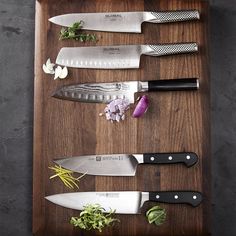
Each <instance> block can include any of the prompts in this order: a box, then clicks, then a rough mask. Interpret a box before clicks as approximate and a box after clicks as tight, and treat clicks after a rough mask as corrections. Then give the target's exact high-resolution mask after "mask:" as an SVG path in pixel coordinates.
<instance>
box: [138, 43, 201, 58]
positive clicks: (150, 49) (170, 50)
mask: <svg viewBox="0 0 236 236" xmlns="http://www.w3.org/2000/svg"><path fill="white" fill-rule="evenodd" d="M197 51H198V45H197V43H175V44H157V45H145V46H143V47H142V54H145V55H148V56H163V55H172V54H179V53H190V52H197Z"/></svg>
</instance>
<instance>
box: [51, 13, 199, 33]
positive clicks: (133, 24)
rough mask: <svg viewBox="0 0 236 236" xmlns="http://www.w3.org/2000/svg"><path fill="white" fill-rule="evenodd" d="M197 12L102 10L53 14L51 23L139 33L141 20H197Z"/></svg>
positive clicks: (156, 21) (151, 21)
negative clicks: (79, 23)
mask: <svg viewBox="0 0 236 236" xmlns="http://www.w3.org/2000/svg"><path fill="white" fill-rule="evenodd" d="M199 18H200V15H199V12H198V11H196V10H186V11H162V12H142V11H141V12H102V13H72V14H65V15H59V16H54V17H52V18H50V19H49V21H51V22H52V23H55V24H58V25H61V26H65V27H70V26H72V25H73V24H74V23H75V22H79V21H82V22H83V29H86V30H96V31H110V32H132V33H141V24H142V22H150V23H167V22H178V21H188V20H198V19H199Z"/></svg>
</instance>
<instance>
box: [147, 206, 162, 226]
mask: <svg viewBox="0 0 236 236" xmlns="http://www.w3.org/2000/svg"><path fill="white" fill-rule="evenodd" d="M146 217H147V220H148V222H149V224H152V223H154V224H155V225H157V226H159V225H162V224H163V223H164V222H165V220H166V210H165V209H163V208H161V207H160V206H154V207H152V208H151V209H149V210H148V211H147V212H146Z"/></svg>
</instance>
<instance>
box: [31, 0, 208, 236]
mask: <svg viewBox="0 0 236 236" xmlns="http://www.w3.org/2000/svg"><path fill="white" fill-rule="evenodd" d="M176 9H198V10H199V11H200V13H201V20H200V21H195V22H182V23H175V24H163V25H158V24H148V23H144V24H143V26H142V34H127V33H108V32H96V34H97V35H98V37H99V41H98V42H97V43H96V44H95V43H85V44H84V43H80V42H73V41H59V40H58V35H59V31H60V27H59V26H57V25H54V24H51V23H50V22H48V18H50V17H52V16H55V15H59V14H64V13H72V12H105V11H108V12H109V11H143V10H145V11H158V10H176ZM167 42H168V43H171V42H173V43H175V42H197V43H198V44H199V52H198V53H197V54H192V55H178V56H168V57H162V58H154V57H148V56H142V59H141V67H140V69H132V70H88V69H69V75H70V76H69V77H70V78H69V79H67V80H63V81H58V80H57V81H54V80H53V78H52V76H50V75H46V74H44V73H43V71H42V64H43V63H45V62H46V60H47V58H49V57H50V58H51V59H52V61H55V59H56V56H57V53H58V51H59V49H60V48H61V47H63V46H89V45H91V46H92V45H115V44H144V43H146V44H155V43H167ZM207 43H208V4H207V2H205V1H187V0H186V1H184V0H183V1H174V0H173V1H172V0H170V1H166V0H160V1H155V0H147V1H143V0H136V1H135V0H128V1H115V0H97V1H96V0H86V1H82V0H81V1H79V0H78V1H72V0H71V1H65V0H60V1H58V0H57V1H56V0H50V1H46V0H41V1H36V42H35V98H34V104H35V105H34V111H35V113H34V181H33V183H34V184H33V232H34V234H35V235H50V236H52V235H57V236H69V235H96V234H98V235H122V236H123V235H163V236H164V235H166V236H167V235H168V236H169V235H176V236H177V235H191V236H193V235H209V234H210V186H211V181H210V107H209V104H210V101H209V99H210V87H209V86H210V83H209V82H210V81H209V80H210V78H209V67H208V44H207ZM181 77H183V78H187V77H198V78H199V79H200V90H199V91H197V92H168V93H151V94H149V98H150V104H151V105H150V108H149V110H148V112H147V113H146V114H145V116H144V117H143V118H141V119H133V118H131V116H130V114H131V111H129V112H128V114H127V119H126V120H125V121H124V122H122V123H119V124H111V123H109V122H108V121H106V120H105V118H104V117H99V115H98V114H99V113H100V112H101V111H103V109H104V105H103V104H86V103H76V102H71V101H63V100H57V99H54V98H52V97H51V94H52V93H53V92H54V91H55V90H56V89H57V88H58V87H60V86H62V85H65V84H74V83H84V82H105V81H109V82H112V81H126V80H144V81H145V80H154V79H174V78H181ZM183 151H193V152H196V153H197V154H198V155H199V158H200V161H199V163H198V164H197V165H195V166H194V167H192V168H189V169H187V168H186V167H184V166H182V165H171V166H167V165H164V166H158V167H157V166H151V165H148V166H147V165H145V166H139V167H138V169H137V172H136V176H135V177H94V176H89V175H87V176H85V177H84V178H83V179H82V180H81V182H80V189H79V191H93V190H97V191H106V190H108V191H113V190H114V191H115V190H140V191H156V190H197V191H201V192H203V194H204V201H203V203H202V204H201V205H200V206H199V207H197V208H192V207H190V206H186V205H167V204H161V205H162V206H163V207H165V208H166V210H167V214H168V216H167V221H166V223H165V224H163V225H162V226H160V227H156V226H154V225H149V224H148V223H147V221H146V218H145V216H144V214H145V209H147V207H150V206H153V205H155V203H148V204H146V205H145V206H144V207H143V209H142V215H117V216H118V217H119V219H120V221H121V222H120V224H119V225H117V226H115V227H114V228H109V229H106V230H104V232H103V233H102V234H99V233H95V232H85V231H81V230H79V229H73V227H72V226H71V225H70V224H69V223H68V222H69V219H70V217H71V216H76V215H78V214H79V212H78V211H73V210H69V209H66V208H63V207H60V206H56V205H54V204H52V203H50V202H48V201H46V200H45V199H44V197H45V196H46V195H51V194H56V193H63V192H69V190H68V189H66V188H65V187H64V186H63V185H62V184H61V182H60V181H59V180H49V176H50V175H51V174H52V172H50V170H49V169H48V166H51V165H53V163H52V159H53V158H56V157H60V156H74V155H85V154H95V153H96V154H104V153H143V152H183Z"/></svg>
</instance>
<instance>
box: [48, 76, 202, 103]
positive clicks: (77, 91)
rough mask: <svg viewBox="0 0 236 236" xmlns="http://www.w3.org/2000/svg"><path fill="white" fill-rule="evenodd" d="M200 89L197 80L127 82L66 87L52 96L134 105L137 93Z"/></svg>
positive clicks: (80, 100)
mask: <svg viewBox="0 0 236 236" xmlns="http://www.w3.org/2000/svg"><path fill="white" fill-rule="evenodd" d="M198 88H199V81H198V79H196V78H191V79H190V78H189V79H171V80H153V81H145V82H144V81H143V82H141V81H127V82H114V83H94V84H76V85H69V86H64V87H62V88H60V89H58V90H57V91H56V92H55V93H54V94H53V95H52V96H53V97H55V98H60V99H65V100H72V101H78V102H95V103H109V102H111V101H112V100H114V99H118V98H121V99H127V100H128V101H129V102H130V103H134V101H135V98H134V94H135V93H136V92H147V91H176V90H196V89H198Z"/></svg>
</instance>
